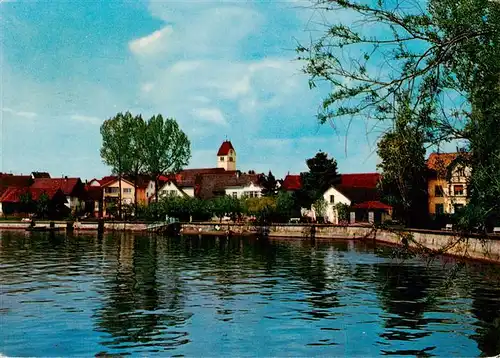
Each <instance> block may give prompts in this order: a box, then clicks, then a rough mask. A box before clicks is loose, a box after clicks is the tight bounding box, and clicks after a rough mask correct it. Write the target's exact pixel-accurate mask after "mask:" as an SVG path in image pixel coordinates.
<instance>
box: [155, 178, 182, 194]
mask: <svg viewBox="0 0 500 358" xmlns="http://www.w3.org/2000/svg"><path fill="white" fill-rule="evenodd" d="M159 182H160V185H161V186H160V190H158V192H160V191H162V190H163V188H164V187H165V186H166V185H167V184H169V183H170V184H172V185H173V186H174V187H175V188H177V190H179V191H180V192H181V194H182V195H183V196H185V197H188V196H189V195H187V194H186V193H185V192H184V191H183V190H182V189H181V188H179V186H177V184H176V183H175V181H174V180H166V181H162V180H159Z"/></svg>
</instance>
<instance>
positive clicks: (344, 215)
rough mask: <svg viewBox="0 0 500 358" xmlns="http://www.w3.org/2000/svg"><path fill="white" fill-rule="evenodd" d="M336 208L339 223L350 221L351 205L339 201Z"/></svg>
mask: <svg viewBox="0 0 500 358" xmlns="http://www.w3.org/2000/svg"><path fill="white" fill-rule="evenodd" d="M335 210H336V212H337V217H338V220H339V223H340V222H347V221H349V205H347V204H344V203H337V204H335Z"/></svg>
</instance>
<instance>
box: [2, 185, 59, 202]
mask: <svg viewBox="0 0 500 358" xmlns="http://www.w3.org/2000/svg"><path fill="white" fill-rule="evenodd" d="M58 192H60V194H61V195H63V193H62V191H61V190H60V189H57V188H47V189H37V188H15V187H10V188H8V189H7V190H6V191H5V192H4V193H3V194H2V196H0V202H2V203H5V202H6V203H19V202H20V201H21V196H22V195H23V194H26V193H30V194H31V199H33V200H38V199H39V198H40V196H41V195H42V194H44V193H45V194H47V195H48V197H49V199H50V200H52V199H53V198H54V196H55V195H56V194H57V193H58Z"/></svg>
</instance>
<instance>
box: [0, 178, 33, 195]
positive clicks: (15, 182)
mask: <svg viewBox="0 0 500 358" xmlns="http://www.w3.org/2000/svg"><path fill="white" fill-rule="evenodd" d="M31 183H33V179H32V178H31V176H30V175H12V174H2V175H0V194H1V193H3V192H4V191H5V190H6V189H7V188H10V187H14V188H27V187H29V186H30V185H31Z"/></svg>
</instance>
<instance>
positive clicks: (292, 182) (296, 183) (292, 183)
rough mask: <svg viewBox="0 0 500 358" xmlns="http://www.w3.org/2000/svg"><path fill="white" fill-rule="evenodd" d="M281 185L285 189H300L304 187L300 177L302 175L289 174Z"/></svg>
mask: <svg viewBox="0 0 500 358" xmlns="http://www.w3.org/2000/svg"><path fill="white" fill-rule="evenodd" d="M281 187H282V188H283V189H284V190H299V189H300V188H302V180H301V179H300V175H290V174H288V175H287V176H286V177H285V179H284V180H283V184H282V185H281Z"/></svg>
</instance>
